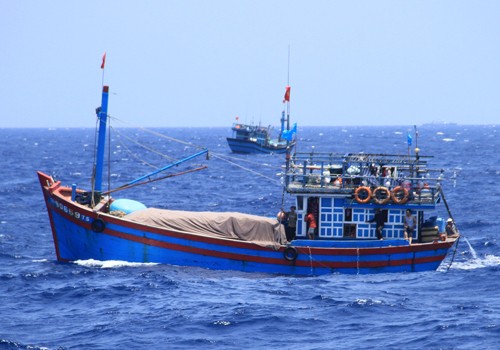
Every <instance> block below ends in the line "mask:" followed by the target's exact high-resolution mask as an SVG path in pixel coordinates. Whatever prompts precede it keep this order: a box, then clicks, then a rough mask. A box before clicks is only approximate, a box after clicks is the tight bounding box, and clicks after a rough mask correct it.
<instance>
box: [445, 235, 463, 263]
mask: <svg viewBox="0 0 500 350" xmlns="http://www.w3.org/2000/svg"><path fill="white" fill-rule="evenodd" d="M458 242H460V236H458V238H457V242H456V244H455V249H454V250H453V255H452V256H451V260H450V264H449V265H448V268H447V269H446V271H448V270H450V268H451V264H453V260H454V259H455V254H456V252H457V249H458Z"/></svg>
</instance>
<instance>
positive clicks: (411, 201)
mask: <svg viewBox="0 0 500 350" xmlns="http://www.w3.org/2000/svg"><path fill="white" fill-rule="evenodd" d="M108 97H109V88H108V87H107V86H104V87H103V91H102V102H101V106H100V107H99V108H98V109H97V119H98V133H97V146H96V156H95V162H94V170H93V176H92V183H91V186H90V189H82V188H77V186H76V185H70V186H65V185H63V184H62V183H61V182H60V181H57V180H56V179H54V178H53V177H52V176H50V175H47V174H45V173H43V172H40V171H39V172H38V178H39V181H40V185H41V188H42V192H43V195H44V198H45V203H46V207H47V211H48V216H49V220H50V225H51V228H52V236H53V241H54V245H55V253H56V257H57V260H58V261H61V262H71V261H76V260H88V259H94V260H100V261H106V260H121V261H128V262H141V263H160V264H171V265H180V266H197V267H202V268H209V269H218V270H238V271H245V272H260V273H272V274H284V275H324V274H331V273H353V274H358V273H386V272H415V271H427V270H436V269H437V268H438V267H439V266H440V264H441V263H442V261H443V259H444V258H445V257H446V256H447V253H448V252H449V250H450V248H452V246H453V245H454V244H455V242H456V241H457V240H458V237H459V235H458V234H454V233H452V234H446V233H445V229H444V228H443V227H442V225H441V224H442V222H443V219H440V218H435V217H431V216H429V215H428V213H430V212H432V211H433V210H434V209H435V207H436V206H437V205H438V203H439V202H441V203H443V202H444V203H446V201H445V198H444V193H443V191H442V188H441V182H442V181H443V178H442V174H441V173H439V174H438V176H433V175H432V172H433V171H432V170H431V169H429V168H428V166H427V162H428V160H429V158H427V157H423V156H420V155H419V154H418V153H417V154H416V156H410V155H407V156H398V155H382V154H347V155H339V154H334V153H328V154H323V153H303V154H301V153H293V154H292V152H291V147H287V152H286V157H285V165H284V168H283V173H282V175H283V178H284V179H283V190H284V191H286V192H287V193H288V194H289V195H290V196H292V198H294V201H295V207H296V209H297V211H296V230H295V231H294V233H293V235H292V237H288V239H287V236H286V233H285V227H284V224H283V223H284V219H285V218H286V217H291V216H290V215H289V213H283V212H281V211H280V214H279V215H278V218H277V217H276V216H275V215H272V217H271V218H269V217H261V216H256V215H249V214H244V213H236V212H190V211H175V210H165V209H158V208H150V207H148V206H147V203H142V202H139V201H136V200H134V199H128V198H125V199H124V198H118V199H115V198H113V196H112V193H111V192H110V191H107V192H106V191H103V189H102V187H103V185H102V177H103V169H104V158H105V155H106V152H105V143H106V139H107V137H106V126H107V123H108V112H107V111H108ZM206 153H207V150H202V151H200V152H198V153H197V154H194V155H193V156H191V157H188V158H185V159H182V160H181V161H178V162H175V163H173V164H170V165H168V166H166V167H164V168H161V169H158V170H156V171H155V172H154V174H158V173H159V172H160V171H165V170H168V169H171V168H172V167H175V166H177V165H178V164H179V163H180V162H185V161H188V160H190V159H192V158H193V157H197V156H200V155H203V154H206ZM152 175H153V173H151V174H148V175H145V176H142V177H139V178H137V179H136V180H134V181H132V182H129V183H127V185H126V186H133V185H135V184H140V183H141V181H144V179H147V178H150V177H151V176H152ZM446 206H447V205H446ZM407 209H409V210H411V213H412V214H413V215H414V216H415V218H416V220H415V227H414V230H413V231H411V238H412V242H410V241H409V237H407V238H408V239H405V235H404V231H405V215H406V214H405V212H406V210H407ZM376 213H377V214H378V215H379V217H380V215H382V217H383V224H382V226H383V228H382V229H381V230H380V231H381V234H382V236H383V237H381V238H383V239H378V238H377V233H376V231H377V228H379V227H380V225H375V224H374V223H373V216H374V215H375V214H376ZM308 214H311V215H313V216H314V217H315V221H316V228H315V229H314V228H313V225H309V227H308V221H307V220H308V219H307V215H308ZM449 214H450V216H451V212H450V213H449ZM289 225H290V226H291V222H290V223H289ZM311 229H313V230H311ZM308 234H309V235H308Z"/></svg>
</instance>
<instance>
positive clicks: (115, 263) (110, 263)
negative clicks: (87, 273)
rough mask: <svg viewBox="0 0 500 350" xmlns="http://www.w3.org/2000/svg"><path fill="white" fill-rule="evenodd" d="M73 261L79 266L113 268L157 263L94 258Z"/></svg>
mask: <svg viewBox="0 0 500 350" xmlns="http://www.w3.org/2000/svg"><path fill="white" fill-rule="evenodd" d="M73 263H75V264H77V265H80V266H86V267H100V268H102V269H115V268H119V267H144V266H154V265H158V264H157V263H133V262H128V261H121V260H106V261H101V260H94V259H88V260H75V261H73Z"/></svg>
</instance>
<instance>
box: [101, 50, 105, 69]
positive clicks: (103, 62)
mask: <svg viewBox="0 0 500 350" xmlns="http://www.w3.org/2000/svg"><path fill="white" fill-rule="evenodd" d="M105 64H106V52H105V53H104V55H103V56H102V64H101V69H104V65H105Z"/></svg>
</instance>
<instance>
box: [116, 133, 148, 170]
mask: <svg viewBox="0 0 500 350" xmlns="http://www.w3.org/2000/svg"><path fill="white" fill-rule="evenodd" d="M118 142H119V143H120V145H121V146H122V147H123V148H124V149H125V150H126V151H127V153H128V154H129V155H130V156H131V157H132V158H134V159H135V160H137V161H139V162H141V163H143V164H145V165H147V166H150V167H151V168H154V169H158V167H157V166H155V165H153V164H149V163H148V162H146V161H145V160H143V159H142V158H139V157H138V156H137V155H136V154H135V153H134V152H132V151H131V150H130V148H128V147H127V145H125V144H124V143H123V142H121V140H120V141H118Z"/></svg>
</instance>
